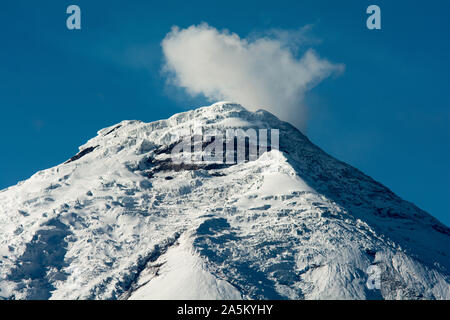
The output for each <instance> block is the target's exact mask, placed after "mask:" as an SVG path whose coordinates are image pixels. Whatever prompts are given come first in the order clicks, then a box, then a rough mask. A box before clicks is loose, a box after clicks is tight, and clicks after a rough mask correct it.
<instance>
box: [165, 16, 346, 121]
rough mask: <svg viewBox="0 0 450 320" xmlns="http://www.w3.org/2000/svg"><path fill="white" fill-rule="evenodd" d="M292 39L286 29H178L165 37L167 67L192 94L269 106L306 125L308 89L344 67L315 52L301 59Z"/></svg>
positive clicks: (252, 106)
mask: <svg viewBox="0 0 450 320" xmlns="http://www.w3.org/2000/svg"><path fill="white" fill-rule="evenodd" d="M288 39H292V37H289V36H287V34H286V32H284V33H280V32H275V33H274V32H272V33H271V35H270V36H258V37H252V38H251V40H249V39H241V38H240V37H239V36H238V35H237V34H234V33H230V32H228V31H218V30H217V29H215V28H213V27H211V26H209V25H207V24H205V23H203V24H200V25H198V26H190V27H189V28H187V29H179V28H178V27H173V28H172V31H171V32H170V33H168V34H167V35H166V37H165V39H164V40H163V41H162V48H163V53H164V56H165V60H166V64H165V68H164V70H165V71H167V72H168V73H169V75H170V78H169V79H170V82H171V84H173V85H176V86H179V87H182V88H184V89H186V91H187V93H189V94H190V95H192V96H196V95H199V94H203V95H204V96H206V97H207V98H208V99H209V100H211V101H217V100H229V101H234V102H238V103H240V104H242V105H243V106H245V107H246V108H248V109H250V110H255V109H259V108H263V109H266V110H269V111H271V112H272V113H274V114H275V115H277V116H279V117H280V118H282V119H283V120H289V121H290V122H292V123H294V124H296V125H297V126H300V127H302V125H303V124H304V119H305V105H304V95H305V93H306V91H308V90H309V89H310V88H311V87H313V86H314V85H316V84H317V83H319V82H320V81H321V80H323V79H324V78H326V77H328V76H330V75H331V74H332V73H334V72H339V71H341V70H343V66H342V65H337V64H333V63H331V62H329V61H327V60H326V59H323V58H319V57H318V55H317V54H316V53H315V52H314V51H313V50H307V51H306V52H305V53H304V54H303V56H302V57H301V58H297V57H296V55H295V48H293V46H292V42H288V41H287V40H288ZM297 39H298V37H297ZM297 45H298V44H297Z"/></svg>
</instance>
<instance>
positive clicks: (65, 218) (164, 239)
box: [0, 102, 450, 299]
mask: <svg viewBox="0 0 450 320" xmlns="http://www.w3.org/2000/svg"><path fill="white" fill-rule="evenodd" d="M199 126H202V127H204V128H209V129H215V130H224V129H226V128H237V127H238V128H243V129H248V128H255V129H261V128H266V129H267V128H271V129H279V130H280V137H279V141H280V148H279V150H276V149H272V150H270V151H268V152H266V153H264V154H262V155H260V157H259V158H258V159H257V160H255V161H249V162H245V163H239V164H230V165H222V166H221V165H217V166H201V165H199V166H194V165H192V166H177V165H174V164H173V163H171V162H170V152H171V148H172V147H173V145H174V143H176V142H177V141H178V140H179V139H180V136H181V135H182V132H185V131H186V130H187V131H188V132H189V131H190V130H193V129H194V127H199ZM436 201H439V199H436ZM449 248H450V229H449V228H448V227H446V226H445V225H443V224H442V223H440V222H439V221H438V220H436V219H435V218H433V217H432V216H431V215H429V214H428V213H426V212H424V211H422V210H421V209H419V208H417V207H416V206H414V205H413V204H412V203H410V202H407V201H404V200H402V199H400V198H399V197H398V196H396V195H395V194H393V193H392V192H391V191H390V190H389V189H387V188H386V187H384V186H383V185H381V184H380V183H378V182H376V181H374V180H373V179H371V178H370V177H368V176H366V175H364V174H363V173H361V172H360V171H358V170H357V169H355V168H353V167H351V166H349V165H347V164H345V163H342V162H340V161H338V160H336V159H334V158H333V157H331V156H329V155H327V154H326V153H325V152H323V151H322V150H321V149H319V148H318V147H317V146H315V145H314V144H312V143H311V142H310V141H309V140H308V138H306V137H305V136H304V135H303V134H302V133H301V132H300V131H298V130H297V129H295V128H294V127H293V126H291V125H290V124H288V123H286V122H282V121H280V120H278V119H277V118H276V117H275V116H273V115H272V114H270V113H268V112H266V111H262V110H261V111H257V112H254V113H252V112H249V111H247V110H246V109H244V108H243V107H242V106H240V105H238V104H234V103H227V102H221V103H216V104H213V105H212V106H209V107H202V108H199V109H196V110H192V111H188V112H184V113H180V114H176V115H174V116H172V117H171V118H170V119H167V120H161V121H156V122H152V123H144V122H140V121H123V122H121V123H120V124H118V125H116V126H112V127H109V128H105V129H103V130H100V131H99V132H98V135H97V136H96V137H94V138H93V139H91V140H89V141H88V142H87V143H86V144H85V145H83V146H81V147H80V153H78V154H77V156H75V157H73V158H72V159H71V160H69V161H67V162H66V163H64V164H61V165H58V166H56V167H54V168H50V169H47V170H43V171H40V172H37V173H36V174H35V175H33V176H32V177H31V178H29V179H28V180H26V181H22V182H20V183H18V184H17V185H15V186H12V187H10V188H8V189H5V190H2V191H0V299H450V272H449V270H450V249H449ZM369 267H370V268H372V269H373V268H376V270H378V272H377V273H376V276H377V278H376V279H377V281H378V282H377V285H376V286H375V287H374V286H372V287H370V286H368V285H367V282H368V280H370V279H369V276H370V275H371V272H369V271H368V269H369ZM374 283H375V282H374ZM369 287H370V288H371V289H369Z"/></svg>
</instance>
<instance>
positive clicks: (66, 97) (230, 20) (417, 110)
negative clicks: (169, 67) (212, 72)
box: [0, 0, 450, 225]
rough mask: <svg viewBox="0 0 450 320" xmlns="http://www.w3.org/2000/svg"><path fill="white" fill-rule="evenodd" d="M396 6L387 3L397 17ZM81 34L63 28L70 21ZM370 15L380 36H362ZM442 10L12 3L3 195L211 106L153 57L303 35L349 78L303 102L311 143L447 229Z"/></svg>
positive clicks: (4, 37) (448, 50) (1, 55)
mask: <svg viewBox="0 0 450 320" xmlns="http://www.w3.org/2000/svg"><path fill="white" fill-rule="evenodd" d="M394 2H395V3H394ZM70 4H77V5H79V6H80V7H81V10H82V30H81V31H69V30H67V28H66V25H65V20H66V17H67V15H66V13H65V11H66V8H67V6H68V5H70ZM370 4H377V5H378V6H380V8H381V13H382V30H377V31H370V30H368V29H367V28H366V27H365V20H366V18H367V15H366V14H365V9H366V8H367V6H368V5H370ZM449 9H450V4H449V2H448V1H437V0H434V1H427V2H412V1H379V0H374V1H363V0H354V1H345V2H344V1H325V0H316V1H282V0H280V1H276V2H274V1H242V0H241V1H226V2H225V1H164V2H159V1H158V2H156V1H128V2H125V1H81V0H74V1H72V2H68V1H39V2H30V1H14V2H7V3H4V4H2V10H1V11H0V40H1V42H0V43H1V50H0V106H1V110H2V120H3V121H2V125H1V126H0V134H1V137H2V139H1V141H2V152H1V157H0V168H1V170H2V171H1V174H0V189H2V188H6V187H8V186H10V185H13V184H15V183H17V181H19V180H24V179H26V178H28V177H29V176H31V175H32V174H33V173H34V172H36V171H37V170H41V169H45V168H48V167H51V166H54V165H56V164H59V163H61V162H63V161H64V160H66V159H68V158H70V157H71V156H72V155H73V154H75V153H76V152H77V147H78V146H79V145H81V144H83V143H84V142H85V141H86V140H88V139H89V138H91V137H93V136H94V135H95V134H96V132H97V131H98V130H99V129H101V128H103V127H106V126H110V125H113V124H115V123H117V122H119V121H121V120H124V119H139V120H143V121H153V120H158V119H161V118H166V117H169V116H170V115H172V114H173V113H176V112H180V111H183V110H186V109H187V108H190V107H195V106H201V105H206V104H209V103H208V102H207V101H206V99H205V98H202V97H197V98H191V97H188V96H187V95H184V94H183V92H182V91H181V90H177V89H174V88H170V87H167V85H166V78H165V77H164V75H163V74H162V73H161V65H162V58H163V56H162V52H161V46H160V43H161V41H162V40H163V39H164V37H165V35H166V34H167V33H168V32H169V31H170V29H171V27H172V26H173V25H178V26H180V27H182V28H186V27H188V26H190V25H193V24H199V23H201V22H207V23H208V24H210V25H211V26H213V27H215V28H217V29H219V30H221V29H224V28H226V29H228V30H230V31H232V32H235V33H237V34H238V35H239V36H241V37H247V36H249V35H251V34H255V33H258V32H265V31H267V30H270V29H286V30H297V29H299V28H301V27H303V26H305V25H312V29H311V30H310V32H309V37H311V39H313V40H314V41H311V42H310V47H312V48H314V49H315V50H316V51H317V52H318V53H319V55H320V56H322V57H325V58H327V59H328V60H330V61H332V62H336V63H343V64H345V67H346V69H345V72H344V73H342V74H340V75H339V76H336V77H332V78H329V79H326V80H324V81H323V82H321V83H320V84H319V85H318V86H316V87H315V88H314V89H312V90H311V91H310V92H308V94H307V97H306V101H307V105H308V121H307V127H306V129H305V131H306V134H307V135H308V136H309V138H310V139H311V140H312V141H313V142H314V143H316V144H317V145H319V146H320V147H321V148H322V149H324V150H325V151H327V152H328V153H330V154H332V155H333V156H335V157H337V158H338V159H340V160H343V161H345V162H347V163H350V164H352V165H353V166H355V167H357V168H359V169H360V170H362V171H363V172H365V173H366V174H368V175H370V176H372V177H373V178H375V179H376V180H378V181H380V182H382V183H383V184H384V185H386V186H388V187H389V188H391V189H392V190H393V191H394V192H395V193H397V194H398V195H399V196H401V197H402V198H404V199H406V200H409V201H411V202H413V203H415V204H416V205H418V206H419V207H421V208H422V209H424V210H426V211H428V212H429V213H431V214H432V215H434V216H435V217H437V218H438V219H440V220H441V221H442V222H444V223H446V224H447V225H450V183H449V181H450V170H449V165H448V164H449V163H450V145H449V141H450V130H449V123H450V95H449V89H450V77H449V71H450V65H449V64H450V62H449V59H448V57H449V55H450V44H449V40H448V30H450V19H449V18H448V12H449Z"/></svg>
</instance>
